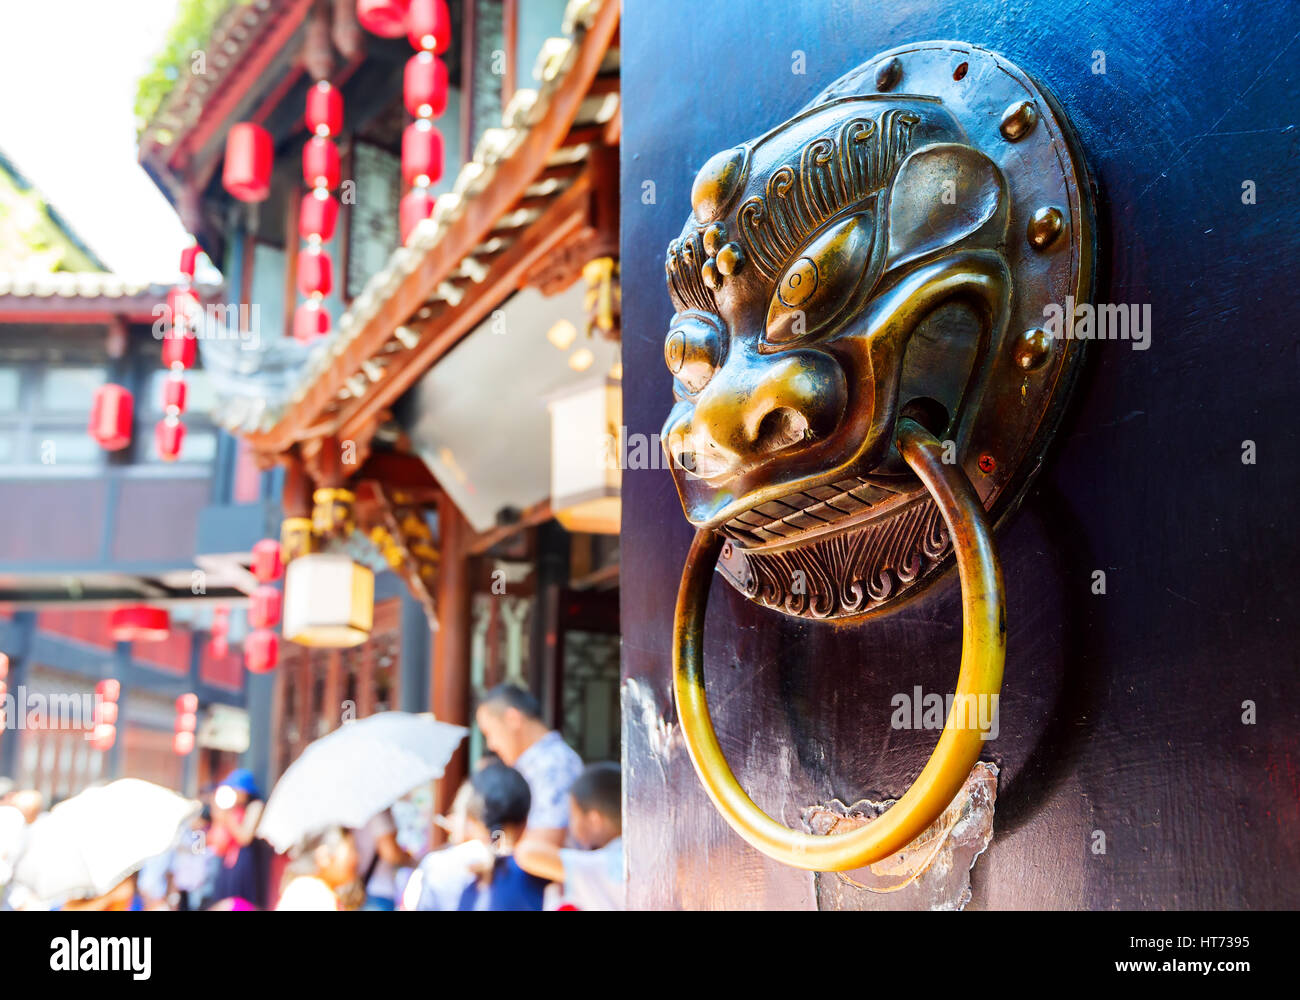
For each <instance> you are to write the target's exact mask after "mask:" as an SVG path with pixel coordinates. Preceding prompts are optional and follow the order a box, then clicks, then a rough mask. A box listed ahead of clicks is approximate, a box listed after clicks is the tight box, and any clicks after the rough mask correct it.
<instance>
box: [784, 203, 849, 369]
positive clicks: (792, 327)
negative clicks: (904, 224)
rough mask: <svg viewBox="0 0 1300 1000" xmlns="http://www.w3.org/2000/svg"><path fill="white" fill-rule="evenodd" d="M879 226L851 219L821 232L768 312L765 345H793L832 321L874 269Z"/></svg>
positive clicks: (792, 266)
mask: <svg viewBox="0 0 1300 1000" xmlns="http://www.w3.org/2000/svg"><path fill="white" fill-rule="evenodd" d="M874 242H875V222H874V219H873V218H872V215H871V213H870V212H860V213H858V214H857V215H852V216H850V217H849V218H847V219H844V220H843V221H842V222H839V223H837V224H836V225H834V226H832V227H831V228H830V229H828V230H826V231H825V232H823V233H821V234H820V235H819V236H817V237H816V238H815V239H814V240H813V241H812V242H810V243H809V244H808V245H807V246H806V247H804V250H803V253H801V254H800V255H799V256H798V257H797V258H796V259H795V260H794V261H793V262H792V263H791V264H790V266H789V267H787V268H786V269H785V273H784V274H782V275H781V278H780V280H779V281H778V282H777V283H776V291H775V292H774V293H773V295H772V302H771V304H770V305H769V306H768V308H767V324H766V336H765V338H764V339H765V340H766V342H767V343H769V344H789V343H792V342H793V341H796V340H799V339H801V338H802V337H805V336H807V335H809V334H813V333H816V332H817V331H818V330H820V329H822V328H823V327H825V326H826V325H827V324H828V323H830V322H832V321H833V320H834V319H835V318H836V317H837V316H838V315H839V314H840V312H841V310H842V309H843V307H844V306H845V305H846V304H847V303H848V301H849V299H850V298H851V297H852V295H853V292H854V290H855V289H856V288H857V286H858V283H859V282H860V281H861V280H862V277H863V275H864V274H866V273H867V271H869V270H870V269H871V265H872V248H873V244H874Z"/></svg>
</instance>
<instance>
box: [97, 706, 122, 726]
mask: <svg viewBox="0 0 1300 1000" xmlns="http://www.w3.org/2000/svg"><path fill="white" fill-rule="evenodd" d="M101 723H102V724H104V725H109V726H114V725H116V724H117V702H115V701H101V702H98V703H96V705H95V725H100V724H101Z"/></svg>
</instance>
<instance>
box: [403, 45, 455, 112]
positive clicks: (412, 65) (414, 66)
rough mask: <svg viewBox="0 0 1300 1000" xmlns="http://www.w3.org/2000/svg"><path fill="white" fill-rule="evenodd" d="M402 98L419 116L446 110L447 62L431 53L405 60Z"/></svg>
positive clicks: (417, 54) (421, 53)
mask: <svg viewBox="0 0 1300 1000" xmlns="http://www.w3.org/2000/svg"><path fill="white" fill-rule="evenodd" d="M402 100H403V102H404V103H405V104H406V110H407V111H409V112H410V113H411V114H412V115H413V116H414V117H416V118H437V117H438V116H439V115H441V114H442V113H443V112H444V111H446V110H447V64H446V63H445V62H443V61H442V60H441V59H439V58H438V57H437V56H435V55H434V54H433V53H432V52H418V53H416V54H415V55H413V56H411V58H410V59H408V60H406V71H405V73H403V74H402Z"/></svg>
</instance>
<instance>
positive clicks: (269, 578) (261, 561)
mask: <svg viewBox="0 0 1300 1000" xmlns="http://www.w3.org/2000/svg"><path fill="white" fill-rule="evenodd" d="M250 568H251V569H252V571H253V576H255V577H256V578H257V582H258V583H274V582H275V581H276V580H278V579H280V577H281V575H282V574H283V573H284V559H283V556H282V555H281V553H280V543H279V542H278V541H277V540H276V539H274V538H263V539H262V540H261V541H260V542H257V543H255V544H254V545H253V564H252V566H251V567H250Z"/></svg>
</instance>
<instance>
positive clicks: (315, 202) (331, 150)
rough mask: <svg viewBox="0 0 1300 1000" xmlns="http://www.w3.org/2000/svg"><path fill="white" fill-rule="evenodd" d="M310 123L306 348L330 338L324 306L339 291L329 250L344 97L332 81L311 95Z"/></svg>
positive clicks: (297, 334)
mask: <svg viewBox="0 0 1300 1000" xmlns="http://www.w3.org/2000/svg"><path fill="white" fill-rule="evenodd" d="M305 120H306V123H307V129H308V131H310V132H311V133H312V136H311V138H310V139H308V140H307V144H306V145H305V146H303V149H302V179H303V181H304V182H305V183H306V185H307V187H308V188H309V189H310V190H309V191H308V192H307V193H306V194H305V195H303V198H302V204H301V206H300V208H299V210H298V235H299V236H300V237H301V238H302V239H304V240H305V241H306V242H307V246H306V247H305V248H304V249H303V250H302V251H301V252H300V253H299V254H298V291H300V292H301V293H302V294H303V295H304V296H306V298H307V301H306V302H303V303H302V304H301V305H299V306H298V308H297V309H296V310H294V314H293V335H294V338H295V339H297V340H299V341H302V342H304V343H306V342H310V341H312V340H315V339H317V338H318V337H323V336H324V335H325V334H327V333H329V329H330V317H329V313H328V312H326V311H325V306H324V300H325V297H326V296H328V295H329V293H330V291H331V289H332V288H333V287H334V262H333V261H332V260H331V259H330V254H329V251H328V250H327V249H325V244H326V243H328V242H329V241H330V240H331V239H333V237H334V226H335V224H336V223H337V222H338V217H339V203H338V201H336V200H335V198H334V196H333V194H332V192H333V191H334V189H335V188H337V187H338V186H339V179H340V171H339V148H338V145H337V144H336V143H335V141H334V137H335V136H337V135H338V134H339V132H340V131H342V129H343V95H342V94H341V93H339V90H338V88H337V87H335V86H334V85H333V84H331V83H330V82H329V81H328V80H323V79H322V80H317V81H316V83H315V84H313V85H312V88H311V89H310V90H308V91H307V111H306V115H305Z"/></svg>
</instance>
